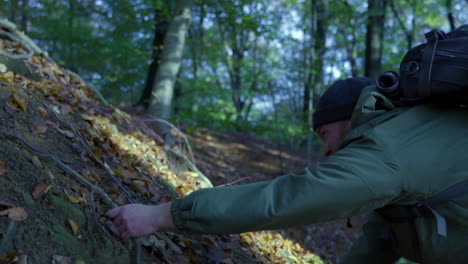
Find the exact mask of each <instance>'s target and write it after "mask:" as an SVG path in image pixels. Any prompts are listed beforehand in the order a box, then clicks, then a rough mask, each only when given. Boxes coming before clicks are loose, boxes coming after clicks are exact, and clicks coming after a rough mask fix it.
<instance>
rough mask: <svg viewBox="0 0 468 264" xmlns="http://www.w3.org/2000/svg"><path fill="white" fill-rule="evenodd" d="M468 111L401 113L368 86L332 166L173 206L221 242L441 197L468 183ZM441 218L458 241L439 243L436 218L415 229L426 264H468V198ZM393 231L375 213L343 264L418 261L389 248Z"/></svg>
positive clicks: (442, 208) (183, 223) (190, 224)
mask: <svg viewBox="0 0 468 264" xmlns="http://www.w3.org/2000/svg"><path fill="white" fill-rule="evenodd" d="M467 112H468V111H467V110H466V109H463V108H458V107H442V106H436V105H419V106H415V107H411V108H395V107H394V105H393V104H392V103H391V102H389V101H388V100H387V99H386V98H385V97H384V96H383V95H381V94H379V93H378V92H377V91H376V90H375V88H374V87H368V88H366V89H365V90H364V91H363V92H362V94H361V97H360V99H359V102H358V104H357V106H356V108H355V110H354V113H353V118H352V130H351V132H350V133H349V135H348V136H347V137H346V139H345V140H344V142H343V144H342V146H341V148H340V150H339V151H338V152H336V153H335V154H333V155H332V156H331V157H330V158H328V159H327V161H325V162H321V163H319V164H318V165H317V166H315V167H312V168H307V169H305V170H304V171H303V172H301V173H299V174H291V175H286V176H282V177H278V178H276V179H274V180H272V181H268V182H257V183H252V184H246V185H239V186H229V187H221V188H209V189H203V190H200V191H196V192H193V193H192V194H190V195H189V196H187V197H186V198H184V199H180V200H176V201H174V202H173V204H172V208H171V210H172V216H173V220H174V223H175V226H176V227H177V228H178V229H181V230H190V231H195V232H203V233H215V234H226V233H240V232H246V231H254V230H265V229H279V228H284V227H289V226H294V225H304V224H313V223H319V222H323V221H328V220H332V219H337V218H346V217H350V216H353V215H358V214H362V213H365V212H369V211H371V210H373V209H376V208H379V207H382V206H384V205H387V204H391V203H399V204H411V203H414V202H415V201H418V200H421V199H425V198H428V197H431V196H433V195H434V194H436V193H438V192H441V191H443V190H444V189H446V188H448V187H450V186H452V185H453V184H456V183H458V182H461V181H463V180H464V179H466V178H467V177H468V156H466V155H465V153H466V151H467V150H468V116H467V114H468V113H467ZM434 209H435V210H436V211H437V212H439V213H440V214H441V215H442V216H444V217H445V219H446V221H447V233H448V235H447V237H442V236H440V235H439V234H437V230H436V222H435V219H434V218H433V217H421V218H418V219H417V220H415V221H414V222H415V223H414V224H415V228H416V230H417V234H418V240H419V244H420V245H419V246H420V252H418V254H420V256H421V259H419V261H420V262H422V263H461V262H463V261H467V260H468V221H467V220H468V195H463V196H462V197H457V198H456V199H454V200H453V201H450V202H446V203H443V204H441V205H439V206H437V207H435V208H434ZM387 227H388V224H386V223H385V221H384V220H383V219H382V218H381V217H380V216H379V215H377V214H375V213H372V214H371V216H370V218H369V221H368V223H367V224H366V225H365V226H364V228H363V229H364V234H363V236H362V237H361V238H360V239H359V240H358V241H357V242H356V243H355V245H354V246H353V248H352V249H351V250H350V252H349V253H348V254H347V255H346V256H345V257H344V259H343V261H342V262H343V263H362V264H364V263H382V264H385V263H393V262H395V261H396V260H398V259H399V258H400V256H406V257H410V256H408V255H409V254H412V252H409V254H408V252H406V251H405V248H397V247H395V246H392V245H391V244H387V245H385V244H384V243H382V239H381V237H382V234H384V233H385V232H384V231H385V230H388V228H387ZM393 227H394V228H399V226H393ZM407 239H409V238H408V237H397V240H400V241H406V240H407ZM410 258H411V257H410Z"/></svg>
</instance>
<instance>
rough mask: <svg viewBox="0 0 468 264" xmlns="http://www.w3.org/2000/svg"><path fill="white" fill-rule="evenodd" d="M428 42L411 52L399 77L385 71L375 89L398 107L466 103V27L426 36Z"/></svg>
mask: <svg viewBox="0 0 468 264" xmlns="http://www.w3.org/2000/svg"><path fill="white" fill-rule="evenodd" d="M425 36H426V40H427V43H425V44H421V45H418V46H416V47H414V48H412V49H410V50H409V51H408V52H407V53H406V55H405V56H404V58H403V60H402V62H401V64H400V75H399V76H398V74H397V73H395V72H385V73H383V74H382V75H380V77H379V78H378V79H377V88H378V89H379V90H380V91H381V92H382V93H383V94H384V95H386V96H387V97H388V98H390V99H392V100H393V101H394V102H395V103H396V104H397V105H400V106H406V105H414V104H419V103H425V102H435V103H449V104H458V105H467V104H468V24H467V25H463V26H460V27H458V28H457V29H455V30H453V31H451V32H449V33H447V34H446V33H444V32H443V31H440V30H432V31H430V32H428V33H426V34H425Z"/></svg>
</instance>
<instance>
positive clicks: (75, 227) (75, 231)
mask: <svg viewBox="0 0 468 264" xmlns="http://www.w3.org/2000/svg"><path fill="white" fill-rule="evenodd" d="M68 225H69V226H70V228H71V230H72V233H73V235H75V236H76V235H78V234H80V229H79V228H78V225H77V224H76V223H75V221H73V220H71V219H69V220H68Z"/></svg>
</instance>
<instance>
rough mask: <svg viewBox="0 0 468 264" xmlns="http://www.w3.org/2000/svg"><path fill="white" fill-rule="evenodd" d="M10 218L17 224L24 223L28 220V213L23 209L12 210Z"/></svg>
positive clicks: (9, 214)
mask: <svg viewBox="0 0 468 264" xmlns="http://www.w3.org/2000/svg"><path fill="white" fill-rule="evenodd" d="M8 218H10V219H11V220H13V221H17V222H19V221H24V220H26V219H27V218H28V212H26V210H25V209H24V208H21V207H15V208H11V209H10V210H9V213H8Z"/></svg>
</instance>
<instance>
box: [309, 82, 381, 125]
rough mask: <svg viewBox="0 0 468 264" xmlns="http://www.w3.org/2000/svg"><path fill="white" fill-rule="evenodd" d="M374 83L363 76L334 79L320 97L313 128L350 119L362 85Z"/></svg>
mask: <svg viewBox="0 0 468 264" xmlns="http://www.w3.org/2000/svg"><path fill="white" fill-rule="evenodd" d="M373 84H375V79H371V78H365V77H355V78H348V79H345V80H339V81H336V82H335V83H334V84H333V85H332V86H330V87H329V88H328V89H327V90H326V91H325V92H324V93H323V95H322V96H321V97H320V99H319V101H318V103H317V107H316V108H315V113H314V130H316V129H317V128H318V127H319V126H321V125H323V124H328V123H332V122H335V121H339V120H346V119H351V115H352V114H353V110H354V107H356V104H357V101H358V99H359V95H360V94H361V91H362V89H363V88H364V87H367V86H369V85H373Z"/></svg>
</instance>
